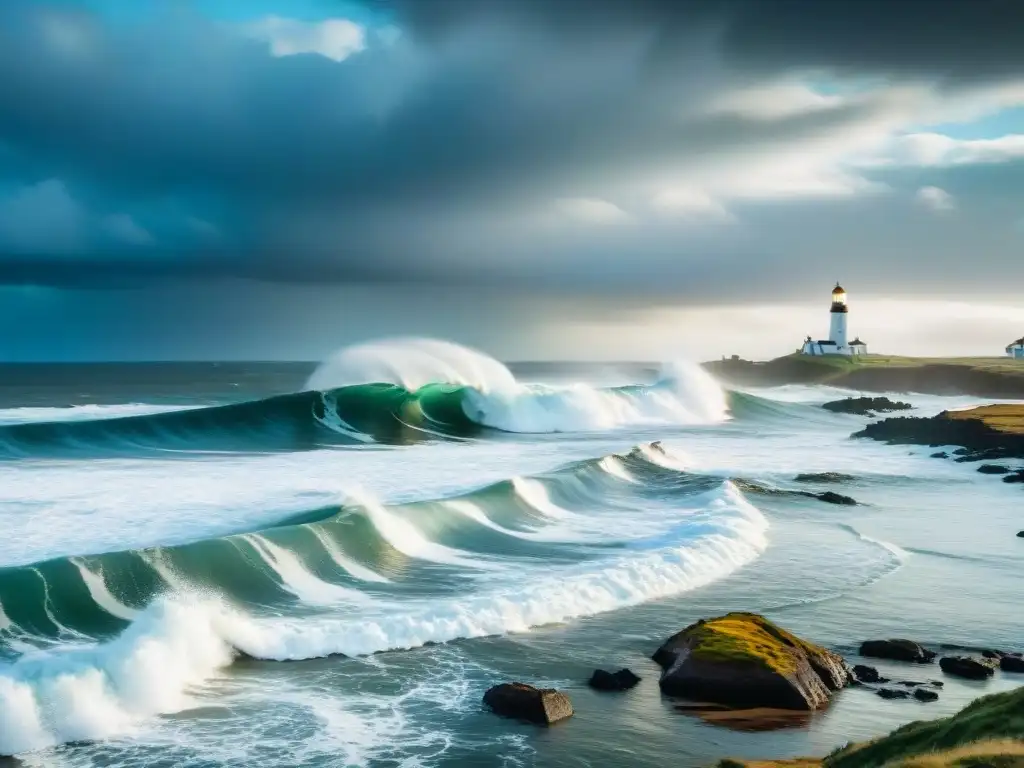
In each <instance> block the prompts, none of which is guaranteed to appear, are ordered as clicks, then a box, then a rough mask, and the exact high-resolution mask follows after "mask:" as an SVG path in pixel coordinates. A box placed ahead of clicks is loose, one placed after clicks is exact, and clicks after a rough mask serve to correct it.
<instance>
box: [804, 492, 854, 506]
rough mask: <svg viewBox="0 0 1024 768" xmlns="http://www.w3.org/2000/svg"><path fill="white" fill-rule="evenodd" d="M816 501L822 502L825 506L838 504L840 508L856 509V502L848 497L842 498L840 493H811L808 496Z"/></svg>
mask: <svg viewBox="0 0 1024 768" xmlns="http://www.w3.org/2000/svg"><path fill="white" fill-rule="evenodd" d="M810 495H811V496H813V497H814V498H816V499H817V500H818V501H824V502H825V503H826V504H838V505H839V506H841V507H856V506H857V500H856V499H854V498H851V497H850V496H843V494H841V493H835V492H833V491H825V492H824V493H812V494H810Z"/></svg>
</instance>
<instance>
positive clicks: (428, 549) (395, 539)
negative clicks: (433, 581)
mask: <svg viewBox="0 0 1024 768" xmlns="http://www.w3.org/2000/svg"><path fill="white" fill-rule="evenodd" d="M350 500H351V501H350V502H349V503H350V505H351V506H353V507H357V508H359V509H361V510H362V511H363V512H364V513H365V514H366V516H367V518H369V520H370V522H371V523H373V527H374V528H376V529H377V533H379V534H380V536H381V538H383V539H384V540H385V541H386V542H387V543H388V544H390V545H391V546H392V547H394V548H395V549H397V550H398V551H399V552H401V553H402V554H404V555H407V556H408V557H413V558H417V559H419V560H429V561H431V562H435V563H444V564H446V565H454V566H462V567H464V568H477V569H491V568H494V567H495V566H493V565H491V564H490V563H486V562H484V561H482V560H479V559H476V558H473V557H471V556H469V555H468V554H466V553H464V552H460V551H458V550H456V549H452V548H451V547H446V546H444V545H443V544H438V543H436V542H433V541H431V540H430V539H428V538H427V537H426V536H424V535H423V533H422V531H420V529H419V528H417V527H416V526H415V525H414V524H413V523H412V522H410V521H409V520H406V519H405V518H404V517H402V516H401V515H400V514H399V513H397V512H394V511H392V510H390V509H387V508H386V507H385V506H383V505H382V504H381V503H380V502H379V501H377V500H376V499H375V498H373V497H372V496H370V495H369V494H366V493H359V492H354V493H351V494H350Z"/></svg>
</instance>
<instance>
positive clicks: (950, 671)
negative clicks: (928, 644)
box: [939, 656, 996, 680]
mask: <svg viewBox="0 0 1024 768" xmlns="http://www.w3.org/2000/svg"><path fill="white" fill-rule="evenodd" d="M939 667H940V668H941V669H942V671H943V672H945V673H946V674H947V675H953V676H954V677H966V678H967V679H968V680H987V679H988V678H990V677H992V675H994V674H995V671H996V665H995V664H994V663H993V662H992V661H991V660H990V659H974V658H971V657H970V656H943V657H942V658H941V659H939Z"/></svg>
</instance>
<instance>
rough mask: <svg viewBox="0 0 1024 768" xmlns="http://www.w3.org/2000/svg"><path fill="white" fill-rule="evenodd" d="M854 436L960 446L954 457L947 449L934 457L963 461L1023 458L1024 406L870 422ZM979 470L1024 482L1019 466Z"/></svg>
mask: <svg viewBox="0 0 1024 768" xmlns="http://www.w3.org/2000/svg"><path fill="white" fill-rule="evenodd" d="M853 437H858V438H870V439H872V440H880V441H882V442H885V443H889V444H890V445H928V446H931V447H933V448H938V447H941V446H947V445H955V446H959V447H958V448H957V450H955V451H953V455H952V457H950V456H949V454H948V453H947V452H945V451H941V452H938V453H934V454H932V456H933V457H934V458H953V459H954V460H956V461H960V462H969V461H985V462H992V461H1000V460H1015V459H1021V460H1024V405H1016V404H1003V405H984V406H979V407H977V408H971V409H968V410H963V411H943V412H942V413H940V414H939V415H937V416H931V417H913V416H898V417H893V418H887V419H883V420H881V421H876V422H874V423H872V424H868V425H867V426H865V427H864V429H862V430H860V431H859V432H855V433H854V434H853ZM978 471H980V472H982V473H984V474H991V475H1003V476H1004V481H1005V482H1010V483H1013V482H1024V472H1021V469H1020V468H1019V467H1017V468H1013V467H1010V466H1003V465H996V464H982V465H981V466H979V467H978Z"/></svg>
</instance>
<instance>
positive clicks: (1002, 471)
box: [978, 464, 1010, 475]
mask: <svg viewBox="0 0 1024 768" xmlns="http://www.w3.org/2000/svg"><path fill="white" fill-rule="evenodd" d="M978 471H979V472H981V474H983V475H1008V474H1010V468H1009V467H1004V466H1003V465H1002V464H982V465H981V466H980V467H978Z"/></svg>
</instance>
